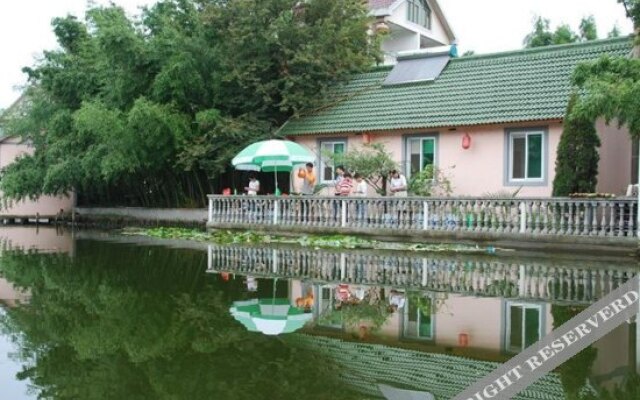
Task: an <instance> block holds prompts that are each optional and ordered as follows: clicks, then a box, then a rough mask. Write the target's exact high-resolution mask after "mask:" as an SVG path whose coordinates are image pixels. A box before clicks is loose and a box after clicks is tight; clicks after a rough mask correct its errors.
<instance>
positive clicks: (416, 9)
mask: <svg viewBox="0 0 640 400" xmlns="http://www.w3.org/2000/svg"><path fill="white" fill-rule="evenodd" d="M407 19H408V20H409V21H411V22H413V23H414V24H418V25H420V26H424V27H425V28H427V29H431V8H429V5H428V4H427V1H426V0H409V1H408V2H407Z"/></svg>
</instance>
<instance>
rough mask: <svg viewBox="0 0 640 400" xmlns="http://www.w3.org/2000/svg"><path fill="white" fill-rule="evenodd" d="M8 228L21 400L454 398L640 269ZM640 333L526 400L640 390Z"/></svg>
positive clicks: (4, 259)
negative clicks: (637, 373)
mask: <svg viewBox="0 0 640 400" xmlns="http://www.w3.org/2000/svg"><path fill="white" fill-rule="evenodd" d="M0 229H2V230H1V231H0V244H1V248H2V252H1V255H0V305H2V307H0V398H2V399H10V400H14V399H15V400H22V399H37V398H43V399H65V400H66V399H82V400H84V399H96V400H98V399H105V400H106V399H172V400H182V399H185V400H187V399H188V400H192V399H193V400H197V399H230V400H236V399H238V400H242V399H385V398H388V399H401V398H403V397H399V396H401V394H406V392H402V391H403V390H404V391H406V390H411V391H416V392H420V394H421V395H422V396H423V397H421V398H424V399H427V398H435V399H438V400H442V399H449V398H452V397H453V396H455V395H456V394H457V393H458V392H460V391H461V390H462V389H464V388H465V387H466V386H468V385H470V384H471V383H473V382H474V381H475V380H477V379H479V378H481V377H482V376H484V375H486V374H488V373H489V372H490V371H491V370H493V369H494V368H496V367H497V366H498V365H499V363H502V362H505V361H506V360H508V359H509V358H510V357H512V356H513V355H515V354H517V353H518V352H519V351H521V350H522V349H524V348H525V347H527V346H528V345H530V344H532V343H534V342H535V341H537V340H538V339H540V338H541V337H542V336H544V335H545V334H547V333H548V332H550V331H551V330H553V329H554V327H556V326H559V325H560V324H562V323H563V322H565V321H567V320H568V319H570V318H571V317H572V316H573V315H576V314H577V313H578V312H579V311H581V310H582V309H583V308H584V307H586V306H588V305H589V304H590V303H592V302H593V301H595V300H597V299H598V298H599V297H601V296H603V295H605V294H607V293H608V292H610V291H611V290H613V289H615V287H617V286H618V285H619V284H620V283H622V282H624V281H626V280H627V279H628V278H629V277H631V276H632V275H633V274H635V273H636V272H637V271H638V266H637V264H636V262H635V261H633V260H629V259H624V258H620V259H611V258H609V259H597V258H596V259H593V258H589V259H587V258H578V257H577V256H575V255H571V256H567V257H554V258H550V257H548V256H535V255H533V256H532V255H528V256H527V257H521V256H519V255H518V254H517V253H514V254H507V255H500V256H495V255H463V254H454V255H452V254H442V253H435V254H428V253H423V254H417V253H399V252H389V253H375V252H370V251H369V252H366V251H337V250H336V251H330V250H318V249H315V250H314V249H303V248H291V247H289V248H287V247H259V246H245V247H234V246H221V245H209V246H207V245H205V244H200V243H185V242H182V243H181V242H169V241H159V240H150V239H139V238H127V237H113V236H110V235H104V234H92V233H84V232H80V233H76V234H74V235H71V234H70V233H69V232H66V231H64V232H63V231H56V230H55V229H40V230H38V231H36V230H35V229H29V228H22V227H15V228H4V227H3V228H0ZM247 310H249V311H251V310H253V311H256V310H259V311H260V313H268V311H267V310H271V312H272V313H273V314H274V315H276V314H277V315H278V316H269V317H264V319H260V320H258V319H251V318H249V317H247V315H248V311H247ZM274 310H279V311H278V312H275V311H274ZM245 311H247V312H245ZM252 315H253V314H252ZM289 331H292V332H293V333H284V334H279V335H275V333H279V332H289ZM639 338H640V335H639V334H638V330H637V329H636V326H635V324H625V325H623V326H620V327H619V328H618V329H616V330H615V331H613V332H612V333H610V334H609V335H607V336H606V337H604V338H602V339H601V340H599V341H598V342H596V343H595V344H594V345H593V346H591V347H589V348H588V349H587V350H585V351H584V352H582V353H581V354H579V355H578V356H576V357H574V359H572V360H570V361H569V362H567V363H565V364H564V365H563V366H562V367H561V368H559V369H558V370H556V371H554V372H553V373H551V374H548V375H547V376H546V377H544V378H543V379H541V380H540V381H538V382H536V383H535V384H533V385H532V386H530V387H529V388H528V389H527V390H526V391H524V392H522V393H521V394H520V395H519V396H518V397H517V398H518V399H549V400H552V399H554V400H555V399H558V400H559V399H579V398H584V399H598V398H603V399H612V398H615V399H638V398H639V397H638V393H639V390H640V386H639V385H638V382H637V380H634V379H636V377H635V376H634V371H635V370H636V368H637V366H638V361H639V359H638V351H637V347H638V342H639ZM625 384H626V387H625ZM616 388H617V389H618V391H617V392H616ZM394 396H395V397H394ZM430 396H433V397H430Z"/></svg>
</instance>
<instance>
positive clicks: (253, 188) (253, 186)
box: [244, 172, 260, 196]
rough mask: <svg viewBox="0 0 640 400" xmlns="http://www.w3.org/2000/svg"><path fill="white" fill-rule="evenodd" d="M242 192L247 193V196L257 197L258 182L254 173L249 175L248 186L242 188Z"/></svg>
mask: <svg viewBox="0 0 640 400" xmlns="http://www.w3.org/2000/svg"><path fill="white" fill-rule="evenodd" d="M244 191H245V192H247V194H248V195H249V196H257V195H258V192H259V191H260V181H259V180H258V178H257V177H256V174H255V172H252V173H251V174H250V175H249V186H247V187H245V188H244Z"/></svg>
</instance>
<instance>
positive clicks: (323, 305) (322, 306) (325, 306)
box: [318, 285, 344, 329]
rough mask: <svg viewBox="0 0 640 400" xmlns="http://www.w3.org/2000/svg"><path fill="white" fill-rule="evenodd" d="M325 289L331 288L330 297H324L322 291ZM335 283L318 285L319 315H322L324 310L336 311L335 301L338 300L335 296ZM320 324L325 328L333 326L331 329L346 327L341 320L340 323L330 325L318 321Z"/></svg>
mask: <svg viewBox="0 0 640 400" xmlns="http://www.w3.org/2000/svg"><path fill="white" fill-rule="evenodd" d="M323 289H328V290H329V298H328V299H326V298H324V297H323V294H322V291H323ZM335 295H336V294H335V285H318V317H320V315H322V313H324V312H333V311H334V303H335V300H336V297H335ZM327 302H328V303H327ZM318 325H319V326H321V327H323V328H331V329H344V323H343V322H341V324H340V325H329V324H321V323H318Z"/></svg>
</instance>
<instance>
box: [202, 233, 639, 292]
mask: <svg viewBox="0 0 640 400" xmlns="http://www.w3.org/2000/svg"><path fill="white" fill-rule="evenodd" d="M209 257H210V260H209V263H208V264H209V270H210V271H211V272H231V273H237V274H243V275H252V276H262V277H278V278H283V279H303V280H307V281H312V282H315V283H317V284H326V283H347V284H358V285H370V286H396V287H403V288H408V289H417V290H426V291H434V292H447V293H459V294H465V295H471V296H498V297H505V298H517V299H528V300H545V301H551V302H556V303H576V304H588V303H590V302H593V301H595V300H597V299H599V298H602V297H603V296H605V295H607V294H608V293H610V292H611V291H613V290H614V289H616V288H617V287H618V286H619V285H621V284H622V283H624V282H626V281H627V280H628V279H630V278H631V277H633V276H634V275H635V274H637V273H638V271H637V269H636V268H635V265H630V264H622V265H618V266H615V265H609V264H608V263H593V264H589V263H585V262H552V261H549V262H541V261H531V262H526V261H518V262H516V261H510V260H505V261H502V260H497V259H494V260H486V259H482V258H478V257H473V256H456V257H447V256H446V255H430V256H429V257H425V256H420V255H399V256H397V255H383V254H375V253H374V254H372V253H370V252H362V251H352V252H332V251H325V250H321V251H316V250H308V249H286V248H278V249H274V248H266V247H264V248H263V247H241V246H237V247H236V246H221V245H211V246H210V247H209ZM275 262H277V263H278V266H277V269H275V271H277V272H276V273H274V268H273V267H274V263H275Z"/></svg>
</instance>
